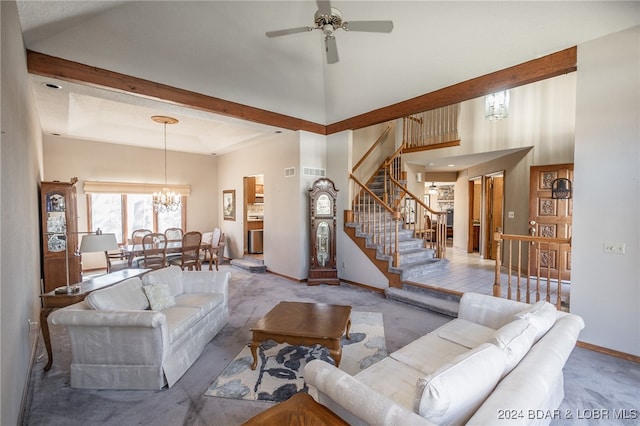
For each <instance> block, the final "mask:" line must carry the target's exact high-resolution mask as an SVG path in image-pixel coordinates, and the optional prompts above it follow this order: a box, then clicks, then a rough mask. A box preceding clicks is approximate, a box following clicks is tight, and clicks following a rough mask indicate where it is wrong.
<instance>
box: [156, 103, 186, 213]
mask: <svg viewBox="0 0 640 426" xmlns="http://www.w3.org/2000/svg"><path fill="white" fill-rule="evenodd" d="M151 119H152V120H153V121H155V122H156V123H162V124H164V188H162V191H160V192H154V193H153V210H154V211H155V212H156V213H166V212H175V211H177V210H179V209H180V206H181V204H182V201H181V200H182V197H181V196H180V194H178V193H176V192H173V191H170V190H169V188H168V187H167V124H176V123H177V122H178V120H177V119H175V118H173V117H166V116H164V115H154V116H152V117H151Z"/></svg>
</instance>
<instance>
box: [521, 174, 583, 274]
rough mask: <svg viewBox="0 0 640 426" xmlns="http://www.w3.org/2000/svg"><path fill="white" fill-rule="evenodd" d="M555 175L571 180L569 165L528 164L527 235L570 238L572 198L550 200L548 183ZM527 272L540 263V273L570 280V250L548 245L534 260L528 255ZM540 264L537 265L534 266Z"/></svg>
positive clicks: (534, 269) (549, 184) (533, 269)
mask: <svg viewBox="0 0 640 426" xmlns="http://www.w3.org/2000/svg"><path fill="white" fill-rule="evenodd" d="M557 178H566V179H569V180H570V181H571V182H573V164H552V165H547V166H531V171H530V177H529V225H530V227H529V234H530V235H536V236H542V237H550V238H571V224H572V215H573V199H572V198H569V199H555V200H554V199H552V198H551V184H552V182H553V181H554V180H555V179H557ZM530 259H531V260H530V262H531V264H530V268H531V271H533V272H535V271H537V270H538V269H537V268H538V266H540V275H541V276H544V277H546V276H549V277H551V278H553V279H557V278H558V271H559V270H561V271H562V273H561V275H562V276H561V279H562V280H567V281H569V280H571V251H570V250H566V248H564V247H562V246H561V247H560V248H559V249H555V248H553V247H552V248H551V250H550V251H549V252H548V253H545V254H544V256H542V257H541V260H540V261H538V256H531V257H530ZM538 263H540V265H538Z"/></svg>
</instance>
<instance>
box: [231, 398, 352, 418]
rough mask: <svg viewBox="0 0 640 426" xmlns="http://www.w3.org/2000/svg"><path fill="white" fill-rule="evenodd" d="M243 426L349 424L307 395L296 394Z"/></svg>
mask: <svg viewBox="0 0 640 426" xmlns="http://www.w3.org/2000/svg"><path fill="white" fill-rule="evenodd" d="M243 424H244V425H246V426H272V425H289V426H323V425H348V424H349V423H347V422H345V421H344V420H342V419H341V418H340V417H338V416H337V415H336V414H335V413H334V412H333V411H331V410H329V409H328V408H327V407H325V406H324V405H322V404H318V403H317V402H316V401H315V400H314V399H313V398H312V397H311V396H310V395H309V394H308V393H305V392H298V393H297V394H295V395H293V396H292V397H291V398H289V399H287V400H286V401H284V402H281V403H279V404H277V405H275V406H273V407H271V408H269V409H267V410H265V411H263V412H262V413H260V414H258V415H257V416H255V417H253V418H251V419H249V420H248V421H247V422H246V423H243Z"/></svg>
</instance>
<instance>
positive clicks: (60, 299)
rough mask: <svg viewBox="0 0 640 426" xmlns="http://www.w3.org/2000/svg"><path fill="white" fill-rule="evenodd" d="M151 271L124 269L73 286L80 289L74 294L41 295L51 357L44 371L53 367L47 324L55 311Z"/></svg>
mask: <svg viewBox="0 0 640 426" xmlns="http://www.w3.org/2000/svg"><path fill="white" fill-rule="evenodd" d="M149 271H150V269H123V270H120V271H116V272H111V273H110V274H105V275H100V276H97V277H95V278H91V279H89V280H86V281H83V282H81V283H77V284H73V285H72V287H76V286H77V287H78V288H79V290H78V291H76V292H74V293H69V294H57V293H56V292H55V290H54V291H50V292H48V293H44V294H41V295H40V298H41V299H42V309H41V310H40V329H41V330H42V337H43V339H44V346H45V347H46V348H47V356H48V357H49V361H48V362H47V365H45V367H44V371H49V370H50V369H51V366H52V365H53V354H52V350H51V336H50V334H49V323H48V322H47V319H48V318H49V314H51V312H53V311H54V310H55V309H59V308H64V307H65V306H69V305H73V304H74V303H78V302H82V301H83V300H84V299H85V297H87V296H88V295H89V294H90V293H91V292H94V291H96V290H100V289H101V288H105V287H109V286H112V285H114V284H117V283H119V282H121V281H124V280H126V279H129V278H133V277H139V276H142V275H144V274H146V273H147V272H149Z"/></svg>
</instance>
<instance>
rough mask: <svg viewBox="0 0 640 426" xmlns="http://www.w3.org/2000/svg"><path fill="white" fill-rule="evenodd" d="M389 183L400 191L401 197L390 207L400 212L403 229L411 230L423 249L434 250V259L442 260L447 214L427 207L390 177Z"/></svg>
mask: <svg viewBox="0 0 640 426" xmlns="http://www.w3.org/2000/svg"><path fill="white" fill-rule="evenodd" d="M389 182H390V184H391V185H393V186H394V187H396V188H398V191H401V196H400V197H399V198H398V200H396V202H395V205H394V206H392V207H394V210H395V211H399V212H400V215H401V218H402V219H403V227H404V229H411V230H413V235H414V236H415V237H417V238H422V239H423V240H424V243H425V248H431V249H434V251H435V257H437V258H441V259H444V258H445V257H446V251H447V244H446V241H447V213H446V212H440V211H436V210H433V209H432V208H431V207H429V206H427V205H426V204H425V203H424V201H422V199H421V198H420V197H419V196H416V195H414V194H413V193H411V191H409V190H408V189H407V188H406V187H405V186H404V185H403V184H402V183H401V182H400V181H398V180H397V179H395V178H393V177H391V178H390V179H389Z"/></svg>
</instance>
